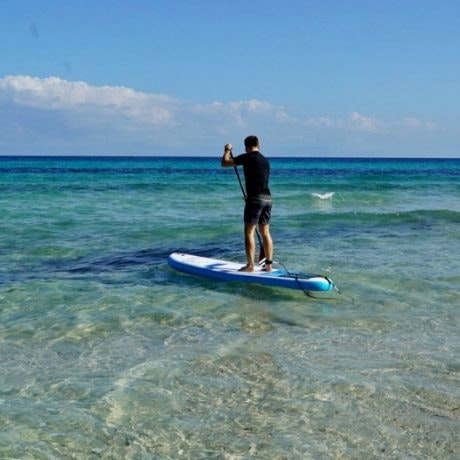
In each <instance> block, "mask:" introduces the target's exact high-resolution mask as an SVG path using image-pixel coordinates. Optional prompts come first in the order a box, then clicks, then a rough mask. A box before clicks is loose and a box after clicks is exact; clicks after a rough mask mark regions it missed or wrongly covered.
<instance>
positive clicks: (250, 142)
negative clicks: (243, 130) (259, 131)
mask: <svg viewBox="0 0 460 460" xmlns="http://www.w3.org/2000/svg"><path fill="white" fill-rule="evenodd" d="M258 145H259V139H257V136H248V137H247V138H246V139H245V140H244V146H245V147H246V148H247V149H250V148H252V147H257V146H258Z"/></svg>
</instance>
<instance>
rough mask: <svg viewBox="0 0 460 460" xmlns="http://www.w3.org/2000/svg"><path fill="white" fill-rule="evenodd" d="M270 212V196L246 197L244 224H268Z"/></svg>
mask: <svg viewBox="0 0 460 460" xmlns="http://www.w3.org/2000/svg"><path fill="white" fill-rule="evenodd" d="M271 213H272V200H271V198H269V197H267V198H265V197H264V198H259V197H258V198H248V199H247V200H246V205H245V207H244V223H245V224H254V225H257V224H262V225H265V224H268V223H269V222H270V217H271Z"/></svg>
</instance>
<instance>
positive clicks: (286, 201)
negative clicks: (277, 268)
mask: <svg viewBox="0 0 460 460" xmlns="http://www.w3.org/2000/svg"><path fill="white" fill-rule="evenodd" d="M270 161H271V169H272V173H271V191H272V195H273V213H272V221H271V232H272V237H273V240H274V246H275V253H274V260H275V263H280V264H283V265H285V266H286V267H287V268H288V269H289V270H292V271H307V272H311V273H316V274H323V275H326V276H328V277H330V278H331V279H332V280H333V281H334V283H335V285H336V287H337V289H336V290H334V291H330V292H326V293H315V294H316V295H313V296H308V295H305V293H304V292H302V291H298V290H290V289H282V288H271V287H267V286H257V285H254V284H243V283H224V282H217V281H212V280H208V279H204V278H198V277H194V276H191V275H186V274H183V273H179V272H176V271H174V270H173V269H171V268H170V267H169V266H168V264H167V257H168V255H169V254H170V253H172V252H174V251H179V252H187V253H191V254H197V255H202V256H207V257H215V258H221V259H226V260H232V261H241V263H242V264H244V262H245V255H244V244H243V223H242V211H243V205H244V201H243V199H242V193H241V190H240V188H239V184H238V181H237V177H236V175H235V171H234V170H233V168H222V167H221V166H220V158H217V157H215V158H212V157H200V158H192V157H180V158H178V157H174V158H171V157H151V158H135V157H116V158H114V157H8V156H3V157H0V458H1V459H100V458H102V459H229V460H230V459H231V460H234V459H315V460H316V459H320V460H321V459H380V458H382V459H442V460H446V459H458V458H460V159H427V158H424V159H383V158H381V159H365V158H278V157H276V158H275V157H274V158H270Z"/></svg>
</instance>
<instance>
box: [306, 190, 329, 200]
mask: <svg viewBox="0 0 460 460" xmlns="http://www.w3.org/2000/svg"><path fill="white" fill-rule="evenodd" d="M311 196H314V197H315V198H319V199H320V200H330V199H332V197H333V196H334V192H327V193H316V192H314V193H312V194H311Z"/></svg>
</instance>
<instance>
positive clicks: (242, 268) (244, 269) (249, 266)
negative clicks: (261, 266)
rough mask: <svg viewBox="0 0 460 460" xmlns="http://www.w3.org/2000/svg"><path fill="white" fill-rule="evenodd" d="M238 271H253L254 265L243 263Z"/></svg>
mask: <svg viewBox="0 0 460 460" xmlns="http://www.w3.org/2000/svg"><path fill="white" fill-rule="evenodd" d="M238 271H239V272H253V271H254V265H249V264H247V265H245V266H244V267H241V268H240V269H239V270H238Z"/></svg>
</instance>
